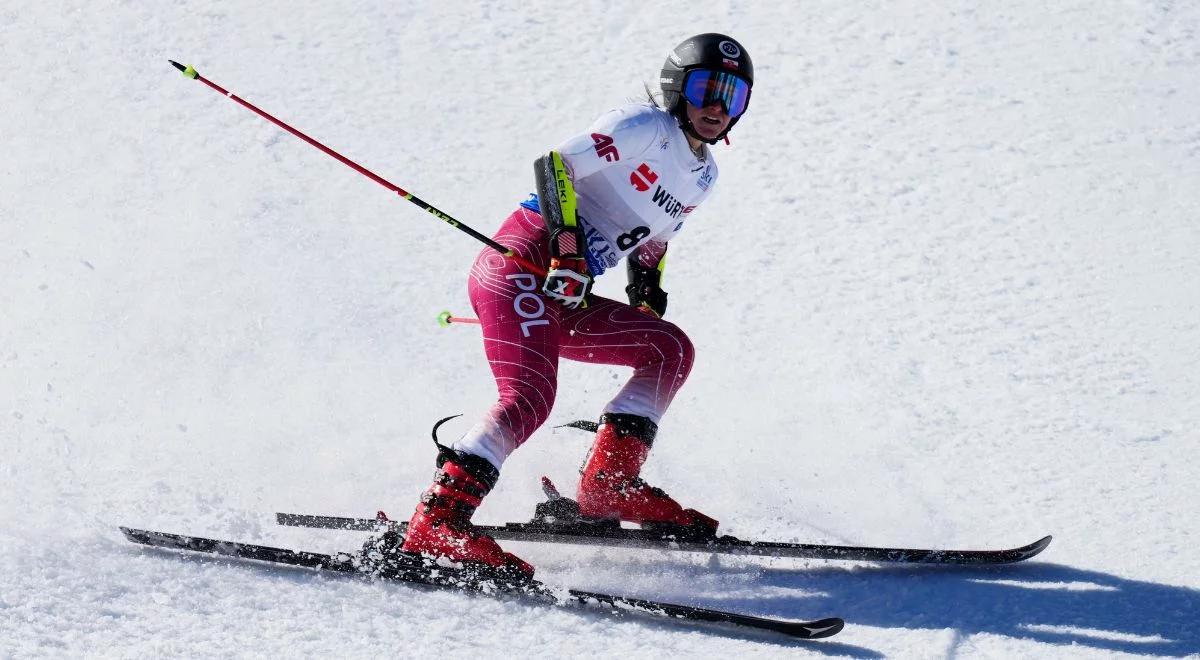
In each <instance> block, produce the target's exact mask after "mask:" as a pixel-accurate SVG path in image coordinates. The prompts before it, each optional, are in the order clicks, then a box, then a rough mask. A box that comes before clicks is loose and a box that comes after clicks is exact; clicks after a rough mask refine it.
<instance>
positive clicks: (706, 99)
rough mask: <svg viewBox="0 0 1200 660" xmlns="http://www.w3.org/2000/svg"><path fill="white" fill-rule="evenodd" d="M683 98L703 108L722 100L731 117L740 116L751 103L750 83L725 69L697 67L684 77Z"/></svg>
mask: <svg viewBox="0 0 1200 660" xmlns="http://www.w3.org/2000/svg"><path fill="white" fill-rule="evenodd" d="M683 98H685V99H687V102H688V103H691V104H692V105H694V106H696V107H697V108H703V107H706V106H710V105H712V104H713V103H717V102H720V103H721V104H722V105H724V106H725V113H726V114H728V115H729V116H730V117H740V116H741V115H742V113H743V112H745V111H746V106H747V105H749V104H750V83H748V82H746V79H745V78H740V77H738V76H735V75H733V74H732V73H726V72H724V71H710V70H708V69H695V70H693V71H689V72H688V74H687V77H685V78H684V79H683Z"/></svg>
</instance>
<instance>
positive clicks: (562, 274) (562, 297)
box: [542, 257, 592, 309]
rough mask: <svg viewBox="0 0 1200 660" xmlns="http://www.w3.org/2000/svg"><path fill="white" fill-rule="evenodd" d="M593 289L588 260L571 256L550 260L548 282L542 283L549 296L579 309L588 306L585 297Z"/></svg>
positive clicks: (568, 306)
mask: <svg viewBox="0 0 1200 660" xmlns="http://www.w3.org/2000/svg"><path fill="white" fill-rule="evenodd" d="M591 290H592V276H591V275H590V274H588V270H587V262H586V261H584V260H583V259H579V258H570V257H555V258H553V259H551V260H550V270H549V271H547V272H546V283H545V284H543V285H542V292H543V293H545V294H546V297H547V298H550V299H551V300H554V301H556V302H558V303H559V304H560V305H562V306H563V307H566V308H567V309H578V308H580V307H585V306H586V303H585V300H584V299H585V298H586V297H587V294H588V292H590V291H591Z"/></svg>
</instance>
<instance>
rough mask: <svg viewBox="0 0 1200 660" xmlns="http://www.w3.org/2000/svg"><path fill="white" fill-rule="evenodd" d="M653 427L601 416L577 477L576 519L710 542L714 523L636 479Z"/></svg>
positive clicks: (635, 419) (638, 421) (638, 419)
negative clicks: (676, 533)
mask: <svg viewBox="0 0 1200 660" xmlns="http://www.w3.org/2000/svg"><path fill="white" fill-rule="evenodd" d="M657 432H658V425H656V424H655V423H654V422H652V421H650V420H649V419H647V418H645V417H639V416H637V415H626V414H620V413H606V414H604V415H602V416H601V417H600V428H599V430H597V431H596V442H595V444H594V445H592V451H591V453H590V454H589V455H588V458H587V460H586V461H585V462H584V465H583V469H582V470H581V471H580V472H581V474H582V475H583V477H582V478H581V479H580V480H579V491H578V500H579V513H580V514H581V515H583V516H584V517H587V518H594V519H602V520H614V519H615V520H623V521H626V522H632V523H637V524H639V525H641V526H642V527H644V528H660V529H664V531H665V530H668V529H674V530H676V531H684V530H679V528H687V531H685V532H684V533H687V534H689V535H698V536H714V535H715V534H716V531H717V521H716V520H713V519H712V518H709V517H708V516H706V515H704V514H703V513H700V512H699V511H696V510H695V509H685V508H683V507H682V506H680V505H679V503H678V502H676V501H675V500H673V499H671V496H670V495H667V494H666V493H664V492H663V491H662V490H660V489H658V488H655V487H653V486H650V485H649V484H647V483H646V482H644V481H642V480H641V479H640V478H639V477H638V474H639V473H640V472H641V470H642V464H643V463H645V462H646V457H647V456H648V455H649V454H650V446H651V445H652V444H653V443H654V435H655V434H656V433H657Z"/></svg>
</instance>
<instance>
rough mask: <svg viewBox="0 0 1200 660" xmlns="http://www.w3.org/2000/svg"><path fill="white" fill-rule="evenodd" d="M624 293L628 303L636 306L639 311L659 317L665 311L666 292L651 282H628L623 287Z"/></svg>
mask: <svg viewBox="0 0 1200 660" xmlns="http://www.w3.org/2000/svg"><path fill="white" fill-rule="evenodd" d="M625 293H626V294H627V295H628V296H629V304H630V305H633V306H634V307H637V308H638V311H640V312H645V313H647V314H650V315H652V316H654V317H656V318H660V319H661V318H662V316H663V314H666V313H667V292H666V291H663V290H662V289H660V288H658V287H657V286H654V285H653V284H650V283H648V282H643V283H641V284H635V283H630V284H629V286H627V287H625Z"/></svg>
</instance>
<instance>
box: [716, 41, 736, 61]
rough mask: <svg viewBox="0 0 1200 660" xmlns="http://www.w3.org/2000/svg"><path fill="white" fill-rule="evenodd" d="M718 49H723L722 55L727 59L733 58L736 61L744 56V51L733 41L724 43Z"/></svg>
mask: <svg viewBox="0 0 1200 660" xmlns="http://www.w3.org/2000/svg"><path fill="white" fill-rule="evenodd" d="M717 47H718V48H720V49H721V53H722V54H724V55H725V57H731V58H733V59H735V60H736V59H737V58H739V57H741V56H742V49H741V48H738V45H737V44H735V43H733V42H732V41H722V42H721V43H720V45H719V46H717Z"/></svg>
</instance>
